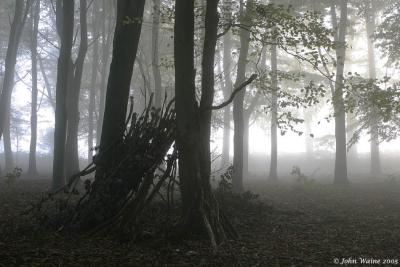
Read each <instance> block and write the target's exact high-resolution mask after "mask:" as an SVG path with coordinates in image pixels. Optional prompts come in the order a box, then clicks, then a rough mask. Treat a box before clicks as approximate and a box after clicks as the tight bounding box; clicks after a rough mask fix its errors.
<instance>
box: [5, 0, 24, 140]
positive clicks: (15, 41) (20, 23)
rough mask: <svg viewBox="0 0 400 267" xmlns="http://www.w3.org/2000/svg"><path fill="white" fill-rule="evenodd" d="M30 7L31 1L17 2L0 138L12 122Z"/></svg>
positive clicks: (11, 31)
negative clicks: (16, 75)
mask: <svg viewBox="0 0 400 267" xmlns="http://www.w3.org/2000/svg"><path fill="white" fill-rule="evenodd" d="M30 6H31V0H26V2H25V0H15V12H14V18H13V21H12V23H11V29H10V35H9V39H8V46H7V54H6V60H5V66H4V67H5V72H4V79H3V89H2V91H1V98H0V138H1V136H2V135H3V132H4V128H5V127H7V120H8V121H9V120H10V107H11V94H12V90H13V88H14V72H15V65H16V63H17V53H18V46H19V43H20V39H21V34H22V29H23V27H24V24H25V21H26V18H27V15H28V12H29V8H30Z"/></svg>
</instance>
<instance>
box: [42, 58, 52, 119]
mask: <svg viewBox="0 0 400 267" xmlns="http://www.w3.org/2000/svg"><path fill="white" fill-rule="evenodd" d="M38 62H39V67H40V73H41V74H42V77H43V80H44V84H45V87H46V91H47V98H48V100H49V102H50V105H51V108H52V109H53V111H54V112H55V111H56V102H55V101H54V99H53V96H52V95H53V94H52V92H51V90H52V86H51V84H50V82H49V79H48V77H47V74H46V70H45V68H44V65H43V59H42V58H41V57H40V56H38Z"/></svg>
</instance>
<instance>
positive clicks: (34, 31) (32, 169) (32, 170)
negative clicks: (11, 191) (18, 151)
mask: <svg viewBox="0 0 400 267" xmlns="http://www.w3.org/2000/svg"><path fill="white" fill-rule="evenodd" d="M31 14H32V17H33V21H32V22H33V24H32V25H33V26H32V28H31V47H30V48H31V62H32V73H31V75H32V100H31V102H32V103H31V141H30V146H29V168H28V174H29V175H30V176H36V175H37V166H36V143H37V102H38V85H37V76H38V70H37V36H38V27H39V19H40V0H36V3H35V6H34V8H33V10H32V12H31Z"/></svg>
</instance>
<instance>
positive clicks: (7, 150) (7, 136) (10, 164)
mask: <svg viewBox="0 0 400 267" xmlns="http://www.w3.org/2000/svg"><path fill="white" fill-rule="evenodd" d="M3 137H4V138H3V140H4V158H5V165H4V171H5V172H6V173H7V172H10V171H12V169H13V168H14V155H13V151H12V148H11V133H10V113H9V112H8V114H7V117H6V121H5V125H4V134H3Z"/></svg>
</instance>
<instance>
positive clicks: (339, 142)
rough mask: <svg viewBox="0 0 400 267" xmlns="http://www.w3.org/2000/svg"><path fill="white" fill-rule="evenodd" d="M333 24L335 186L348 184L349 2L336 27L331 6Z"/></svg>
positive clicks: (344, 0) (343, 3)
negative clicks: (345, 96)
mask: <svg viewBox="0 0 400 267" xmlns="http://www.w3.org/2000/svg"><path fill="white" fill-rule="evenodd" d="M331 13H332V23H333V25H334V29H335V30H336V34H335V35H336V36H337V37H336V38H335V39H336V44H337V48H336V61H337V66H336V80H335V92H334V93H335V94H334V96H333V105H334V112H335V138H336V155H335V174H334V183H335V184H341V185H343V184H347V183H348V178H347V146H346V145H347V144H346V118H345V117H346V113H345V110H344V103H343V86H344V85H343V83H344V77H343V72H344V63H345V56H346V47H345V44H346V23H347V0H341V1H340V23H339V27H337V26H336V24H337V18H336V11H335V5H334V4H332V5H331Z"/></svg>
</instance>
